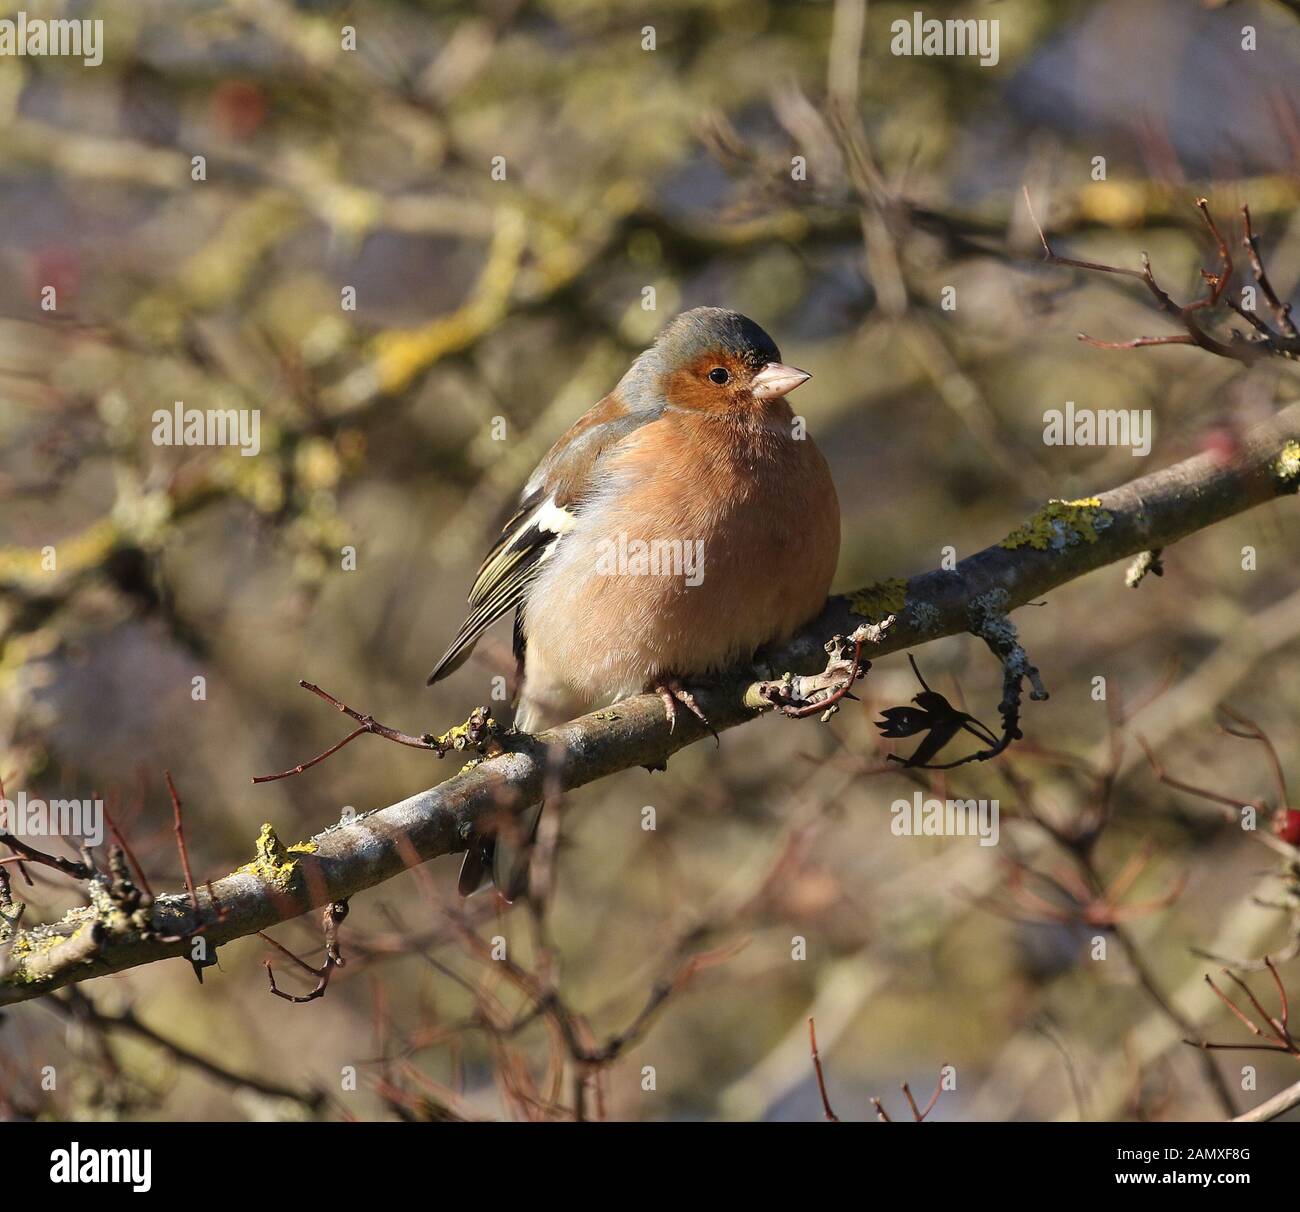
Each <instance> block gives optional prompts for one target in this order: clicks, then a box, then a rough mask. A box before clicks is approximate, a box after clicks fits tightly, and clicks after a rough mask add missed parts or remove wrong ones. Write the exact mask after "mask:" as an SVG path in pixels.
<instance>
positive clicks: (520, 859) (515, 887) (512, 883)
mask: <svg viewBox="0 0 1300 1212" xmlns="http://www.w3.org/2000/svg"><path fill="white" fill-rule="evenodd" d="M544 717H545V713H544V712H543V711H542V709H541V708H540V707H539V706H538V704H537V703H536V702H535V701H532V700H530V699H528V698H527V696H524V697H523V698H521V699H520V702H519V706H518V707H517V708H516V710H515V727H516V728H517V729H519V731H520V732H537V731H538V730H539V729H541V728H543V727H545V726H546V720H545V718H544ZM542 807H543V805H542V804H540V803H539V804H533V805H531V806H530V807H528V808H526V809H524V811H523V812H521V813H519V814H518V815H517V816H516V817H515V819H514V821H513V822H512V824H513V828H511V829H510V830H508V831H507V830H504V829H500V830H498V831H497V832H495V833H475V834H474V835H473V836H472V837H471V838H470V840H469V847H468V848H467V849H466V851H465V858H464V861H463V862H462V863H461V865H460V879H459V881H458V882H457V885H456V886H457V890H458V891H459V892H460V894H461V896H473V894H474V893H475V892H477V891H478V890H479V889H480V888H483V887H485V886H486V884H487V878H488V876H489V875H491V877H492V884H493V886H494V887H495V888H496V890H497V891H498V892H499V893H500V894H501V895H502V897H504V898H505V899H506V900H507V901H514V900H517V899H518V898H519V897H521V896H522V895H523V894H524V893H525V892H526V891H527V890H528V868H529V865H530V864H531V862H532V857H533V841H534V839H535V838H536V837H537V826H538V823H539V822H540V821H541V819H542Z"/></svg>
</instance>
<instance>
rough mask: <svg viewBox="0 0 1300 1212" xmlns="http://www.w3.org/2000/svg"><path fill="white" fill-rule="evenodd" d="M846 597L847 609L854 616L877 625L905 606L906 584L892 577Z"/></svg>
mask: <svg viewBox="0 0 1300 1212" xmlns="http://www.w3.org/2000/svg"><path fill="white" fill-rule="evenodd" d="M848 596H849V609H850V610H851V611H853V613H854V614H856V615H858V616H859V617H861V618H864V619H866V620H867V621H868V622H872V623H878V622H879V621H880V620H881V619H884V618H888V617H889V616H890V615H891V614H897V613H898V612H899V611H900V610H902V609H903V607H904V606H905V605H906V603H907V582H906V581H904V580H901V579H900V578H898V577H892V578H891V579H889V580H888V581H877V582H876V583H875V584H874V585H868V586H867V587H866V588H865V589H859V590H857V591H856V592H855V593H851V594H849V595H848Z"/></svg>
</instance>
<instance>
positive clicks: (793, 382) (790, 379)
mask: <svg viewBox="0 0 1300 1212" xmlns="http://www.w3.org/2000/svg"><path fill="white" fill-rule="evenodd" d="M811 378H812V375H810V374H809V373H808V372H807V371H806V370H796V369H795V368H794V367H793V366H786V365H785V364H784V363H783V362H769V363H768V364H767V365H766V366H764V367H763V369H762V370H760V371H759V372H758V374H756V375H755V376H754V377H753V379H752V380H751V382H750V390H751V391H753V393H754V397H755V398H756V399H759V400H774V399H777V398H778V397H780V396H784V395H789V394H790V392H792V391H794V389H795V388H796V387H798V386H799V384H800V383H807V382H808V380H809V379H811Z"/></svg>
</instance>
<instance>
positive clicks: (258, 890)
mask: <svg viewBox="0 0 1300 1212" xmlns="http://www.w3.org/2000/svg"><path fill="white" fill-rule="evenodd" d="M1298 488H1300V405H1292V406H1291V407H1289V408H1287V409H1285V410H1284V411H1283V412H1281V413H1279V414H1278V415H1277V416H1276V417H1274V418H1273V419H1272V420H1271V421H1269V422H1267V423H1266V424H1264V425H1262V426H1261V427H1260V428H1258V429H1257V430H1255V431H1253V432H1252V433H1251V434H1249V435H1247V436H1246V437H1245V438H1244V439H1243V441H1242V443H1241V445H1240V448H1239V449H1238V451H1237V453H1236V454H1235V455H1234V456H1233V457H1232V458H1230V459H1225V458H1224V457H1223V456H1221V455H1219V454H1216V453H1207V454H1203V455H1198V456H1196V457H1195V458H1191V459H1187V460H1185V461H1184V462H1182V463H1178V464H1176V465H1174V466H1172V467H1169V468H1166V469H1165V470H1163V471H1158V472H1155V473H1153V474H1151V475H1148V476H1144V477H1142V478H1141V479H1138V480H1134V481H1132V482H1131V483H1128V484H1125V485H1123V486H1122V487H1120V488H1116V489H1114V490H1112V491H1110V492H1106V493H1103V494H1101V496H1100V497H1095V498H1090V499H1088V500H1085V501H1073V502H1061V501H1055V502H1051V503H1049V504H1048V505H1047V506H1045V507H1044V508H1043V509H1041V510H1039V512H1038V513H1037V514H1035V515H1034V516H1033V517H1032V518H1030V519H1028V520H1027V521H1026V522H1025V523H1024V524H1022V525H1021V526H1019V527H1017V528H1016V530H1014V531H1012V533H1011V534H1010V535H1008V536H1007V537H1006V538H1005V539H1003V540H1002V541H1001V542H1000V543H996V544H994V545H993V546H990V547H987V548H985V549H984V550H983V551H981V552H978V553H976V554H974V555H972V556H969V557H968V558H966V559H965V560H963V561H961V563H959V564H958V565H957V567H956V568H955V569H954V570H951V571H933V572H926V573H922V574H920V575H919V576H915V577H913V578H911V579H910V580H908V581H903V580H893V581H886V582H882V583H880V584H878V585H873V586H869V587H867V588H865V589H863V590H859V591H858V592H856V593H850V594H847V595H844V596H836V597H833V598H831V599H830V600H829V601H828V602H827V604H826V607H825V609H824V610H823V611H822V613H821V615H820V616H819V617H818V618H817V619H816V620H814V621H813V622H812V623H810V624H809V625H808V626H807V627H805V628H804V629H803V630H802V631H801V632H800V633H799V634H798V635H797V636H796V637H795V638H794V639H793V640H792V641H791V642H790V643H789V644H787V645H785V646H784V647H783V648H782V649H781V650H780V651H779V652H775V653H772V654H770V655H769V656H768V657H767V658H766V659H765V660H764V661H763V662H762V663H760V664H758V665H751V666H748V667H746V668H743V669H736V670H733V671H731V673H730V674H728V675H727V676H725V677H723V678H721V679H719V680H718V681H717V683H716V684H714V685H712V686H709V687H705V688H701V690H700V692H699V699H700V702H701V704H702V706H703V707H704V709H705V711H706V713H707V715H708V717H709V720H710V722H711V723H712V725H713V727H714V728H715V729H716V730H717V731H719V732H721V731H722V730H724V729H726V728H732V727H735V726H736V725H738V724H741V723H744V722H746V721H747V720H750V719H753V718H754V717H755V716H756V715H759V714H762V713H764V712H765V711H770V710H771V709H772V703H771V683H770V679H772V678H773V677H779V676H780V675H781V674H783V673H785V672H793V673H796V674H808V673H815V672H817V671H820V670H822V669H823V667H824V666H825V663H826V650H825V644H826V641H827V640H828V639H829V638H830V637H832V636H835V635H840V636H845V635H851V634H852V633H853V632H854V631H855V630H857V629H858V628H859V627H860V626H861V625H862V623H863V621H864V620H872V621H878V620H880V619H882V618H884V617H886V616H888V615H891V614H892V615H894V616H895V621H894V623H893V625H892V626H891V627H890V628H889V630H888V631H887V632H885V633H884V634H883V636H882V638H881V640H880V642H879V643H878V644H876V645H874V646H873V648H872V649H871V650H870V651H871V655H872V656H873V657H875V656H879V655H884V654H885V653H889V652H896V651H898V650H900V649H905V648H912V647H915V646H917V645H918V644H922V643H926V642H928V641H930V640H934V639H938V638H939V637H941V636H946V635H953V634H957V633H959V632H965V631H970V630H972V629H974V630H976V631H978V632H979V633H980V634H981V635H984V634H986V633H987V632H988V630H989V628H990V627H991V626H993V625H994V623H995V621H996V620H997V619H1005V616H1006V613H1007V612H1008V611H1010V610H1014V609H1015V608H1017V607H1019V606H1022V605H1024V604H1025V603H1026V602H1028V601H1031V600H1032V599H1034V598H1037V597H1039V596H1040V595H1042V594H1044V593H1046V592H1048V591H1049V590H1051V589H1054V588H1056V587H1057V586H1059V585H1063V584H1065V583H1066V582H1068V581H1072V580H1074V579H1076V578H1077V577H1081V576H1083V575H1085V574H1086V573H1088V572H1091V571H1093V570H1094V569H1097V568H1101V567H1103V566H1105V565H1108V564H1112V563H1115V562H1116V561H1120V560H1125V559H1128V558H1130V557H1132V556H1134V555H1136V554H1138V553H1140V552H1143V551H1150V550H1153V549H1156V548H1166V549H1167V548H1169V547H1170V546H1171V545H1172V544H1173V543H1175V542H1176V541H1177V540H1178V539H1181V538H1184V537H1186V536H1187V535H1189V534H1192V533H1194V532H1196V531H1198V530H1202V529H1204V528H1206V527H1208V526H1211V525H1213V524H1214V523H1216V522H1219V521H1222V520H1223V519H1225V518H1228V517H1231V516H1233V515H1234V514H1238V513H1241V512H1243V511H1244V510H1247V509H1250V508H1252V507H1253V506H1256V505H1260V504H1262V503H1264V502H1266V501H1270V500H1273V499H1275V498H1278V497H1281V496H1285V495H1289V494H1294V493H1295V492H1296V491H1297V489H1298ZM1008 630H1009V627H1008ZM1011 634H1012V635H1014V633H1011ZM707 735H708V732H707V730H706V729H705V728H704V727H703V725H701V724H700V723H699V722H698V721H696V720H695V719H694V717H692V716H690V715H689V714H688V713H680V716H679V719H678V721H677V726H676V728H675V730H673V731H669V728H668V724H667V722H666V720H665V716H664V710H663V704H662V703H661V701H660V699H659V697H658V696H657V695H654V694H648V695H641V696H638V697H637V698H634V699H629V700H627V701H626V702H622V703H619V704H617V705H615V706H614V707H612V708H610V709H607V710H604V711H597V712H593V713H592V714H590V715H586V716H583V717H582V718H581V719H577V720H573V721H571V722H570V723H567V724H564V725H562V726H560V727H558V728H553V729H551V730H549V731H548V732H545V733H542V734H541V735H539V736H536V737H529V736H519V737H512V736H507V737H506V738H505V740H506V743H507V746H508V748H507V751H506V752H504V753H501V754H498V755H496V756H494V757H490V758H487V759H485V760H482V761H480V762H478V763H476V764H473V765H471V766H469V767H467V768H466V769H464V770H462V771H461V772H460V773H459V774H456V775H454V776H452V777H451V778H449V779H447V780H446V781H445V782H442V783H440V784H438V785H437V786H435V787H432V788H430V789H429V790H427V791H422V792H420V793H419V794H418V795H414V796H412V797H411V798H410V799H407V800H403V801H402V802H401V803H398V804H392V805H390V806H389V807H387V808H381V809H378V810H376V811H374V812H370V813H368V814H366V815H365V816H363V817H360V818H357V819H355V820H353V821H351V822H349V823H348V824H341V825H336V826H333V827H331V828H329V829H326V830H325V831H324V832H322V833H320V834H317V835H316V836H315V837H314V838H312V839H311V840H310V841H309V842H306V843H303V844H301V845H299V846H295V847H285V846H284V845H283V844H282V843H281V842H280V840H279V839H278V838H277V837H276V835H275V833H274V830H273V829H272V828H271V827H270V826H269V825H268V826H264V827H263V831H262V836H261V837H260V838H259V839H258V848H257V855H256V857H255V858H254V860H253V861H252V862H251V863H249V864H247V865H246V866H244V867H241V868H240V869H239V870H238V871H235V872H233V873H231V874H230V875H227V876H225V877H224V878H223V879H220V880H217V881H215V882H214V883H213V884H211V885H209V886H208V888H207V889H206V890H200V891H199V892H198V893H197V896H196V905H197V907H195V906H192V905H191V902H190V899H189V896H188V895H187V894H171V895H164V896H160V897H159V898H158V899H157V900H156V901H155V902H154V904H153V905H152V907H151V909H150V910H149V914H150V918H151V923H150V928H149V929H147V930H141V929H140V927H139V923H138V921H137V920H136V917H128V916H127V915H124V914H122V913H120V912H115V907H114V905H113V903H112V901H111V898H108V897H106V896H105V895H101V892H102V890H103V889H102V888H101V887H100V885H102V884H105V883H106V881H105V880H104V877H102V876H96V877H94V879H93V880H92V881H91V894H92V904H91V905H89V906H86V907H84V908H80V909H74V910H72V911H71V912H70V913H68V914H67V915H66V916H65V917H64V918H63V919H62V920H60V921H58V922H55V923H53V924H50V925H46V926H33V927H30V928H27V929H18V928H17V924H16V923H13V924H7V923H6V922H4V921H0V1005H7V1004H10V1003H14V1002H20V1001H24V1000H27V999H29V998H33V997H38V996H40V995H42V994H44V993H47V992H50V991H51V990H54V989H58V988H60V987H62V986H65V985H69V984H73V983H76V982H80V981H83V980H88V979H90V978H92V977H96V976H102V975H105V974H107V973H111V972H120V971H123V970H124V969H128V968H134V967H138V966H139V965H142V964H149V963H154V962H157V961H158V960H162V959H167V958H171V957H175V956H182V955H185V956H187V957H188V956H189V952H190V948H191V947H192V946H193V944H194V939H195V936H196V933H197V932H198V930H199V929H200V928H201V929H202V939H203V940H204V941H205V943H206V945H207V946H208V947H215V946H217V945H220V944H223V943H226V942H229V941H231V940H233V939H236V938H243V937H246V936H248V935H251V934H254V933H255V932H257V931H259V930H265V929H267V928H269V927H271V926H274V925H276V924H277V923H280V922H284V921H287V920H289V919H290V918H293V917H296V916H298V915H300V914H302V913H305V912H307V911H308V910H310V909H314V908H319V907H321V906H324V905H326V904H328V903H330V902H332V901H340V900H346V899H347V898H348V897H350V896H353V895H354V894H356V893H358V892H361V891H363V890H365V889H367V888H371V887H374V886H375V885H376V884H379V883H382V882H383V881H385V880H387V879H391V878H392V877H393V876H395V875H397V874H398V873H400V872H401V871H403V870H404V869H406V868H407V867H410V866H412V865H415V864H418V863H421V862H424V861H426V860H427V859H431V858H436V857H438V856H439V855H444V854H451V853H454V852H457V851H461V850H464V849H465V845H466V839H467V838H468V837H469V835H470V833H471V832H472V830H473V829H474V828H475V827H476V826H480V825H487V824H488V823H489V822H491V820H492V818H493V817H495V816H499V815H500V814H501V813H502V812H507V811H509V812H515V811H519V810H521V809H522V808H524V807H525V806H527V805H529V804H533V803H536V802H538V801H539V800H540V799H541V798H542V797H543V795H544V794H551V795H553V794H555V793H556V792H558V791H564V790H569V789H571V788H574V787H581V786H583V785H584V784H586V783H590V782H594V781H595V780H597V779H601V778H605V777H607V776H608V775H611V774H615V773H617V772H618V771H620V770H626V769H629V768H631V767H634V766H658V765H662V764H663V763H664V762H666V761H667V759H668V758H669V757H670V756H671V755H672V754H674V753H676V752H677V751H678V750H680V749H682V748H684V747H685V746H687V745H689V744H692V743H693V742H695V741H697V740H699V739H701V738H702V737H704V736H707ZM137 917H138V915H137ZM6 935H7V937H6Z"/></svg>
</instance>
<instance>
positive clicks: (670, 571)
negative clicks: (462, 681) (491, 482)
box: [428, 307, 840, 901]
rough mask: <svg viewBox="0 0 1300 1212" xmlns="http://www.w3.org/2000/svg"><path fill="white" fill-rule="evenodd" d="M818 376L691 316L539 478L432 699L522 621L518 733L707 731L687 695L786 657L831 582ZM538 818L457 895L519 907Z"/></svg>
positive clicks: (468, 874)
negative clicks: (626, 710) (497, 626)
mask: <svg viewBox="0 0 1300 1212" xmlns="http://www.w3.org/2000/svg"><path fill="white" fill-rule="evenodd" d="M810 378H811V376H810V375H809V374H808V373H807V372H805V371H802V370H798V369H796V368H795V367H793V366H787V365H786V364H785V363H784V362H782V360H781V354H780V351H779V350H778V349H777V346H776V343H775V342H774V341H773V340H772V338H771V337H770V336H768V334H767V333H766V332H764V331H763V329H762V328H761V327H760V326H759V325H758V324H757V323H755V322H754V321H753V320H751V319H749V318H748V317H746V316H743V315H741V314H739V313H738V312H735V311H730V310H727V309H724V308H719V307H697V308H694V309H693V310H691V311H686V312H683V313H682V314H681V315H679V316H677V317H676V318H675V319H674V320H673V321H672V322H671V323H669V324H668V325H667V327H666V328H664V329H663V331H662V332H661V333H660V334H659V336H658V338H657V339H656V340H655V342H654V343H653V344H652V345H651V346H650V347H649V348H648V349H646V350H645V351H644V352H643V353H641V354H640V355H639V356H638V357H637V358H636V359H635V360H634V361H633V363H632V365H631V367H630V368H629V369H628V371H627V373H626V374H624V375H623V377H622V378H621V379H620V380H619V381H618V383H617V385H616V386H615V387H614V388H613V390H612V391H610V392H609V394H608V395H606V396H605V397H604V398H603V399H601V400H600V401H599V402H598V403H597V404H595V405H594V406H593V407H592V408H591V409H589V410H588V411H587V412H586V413H585V414H583V415H582V416H581V417H580V418H579V419H578V420H577V421H576V422H574V423H573V425H572V426H570V428H569V429H568V430H567V431H566V432H565V433H564V434H563V435H562V436H561V437H560V438H559V440H558V441H557V442H556V443H555V445H554V446H552V447H551V449H550V451H549V452H548V453H547V454H546V456H545V457H544V458H543V459H542V460H541V462H540V463H539V464H538V465H537V468H536V470H535V471H534V472H533V474H532V475H531V476H530V477H529V479H528V482H527V483H526V484H525V486H524V489H523V492H522V493H521V495H520V498H519V503H518V506H517V508H516V509H515V511H514V513H513V514H512V515H511V517H510V518H509V520H508V521H507V522H506V523H505V525H504V526H503V527H502V529H501V533H500V537H499V538H498V539H497V541H496V543H495V544H494V545H493V546H492V548H491V550H490V551H489V552H488V554H487V556H486V557H485V558H484V560H483V563H482V565H481V567H480V568H479V570H478V574H477V576H476V577H475V579H474V584H473V587H472V589H471V591H470V595H469V607H470V609H469V614H468V616H467V617H466V619H465V621H464V623H463V625H462V626H461V628H460V630H459V631H458V632H457V633H456V636H455V638H454V639H453V640H452V642H451V644H450V645H449V647H448V648H447V651H446V652H445V653H444V654H443V656H442V658H441V659H440V660H439V661H438V663H437V665H436V666H435V667H434V670H433V672H432V673H431V674H430V675H429V679H428V682H429V684H430V685H432V684H433V683H435V682H438V681H440V680H442V679H443V678H445V677H447V676H449V675H450V674H452V673H454V672H455V671H456V670H457V669H458V668H460V666H461V665H463V664H464V662H465V661H466V660H467V659H468V658H469V656H470V653H471V652H472V651H473V648H474V645H475V644H476V643H477V641H478V640H479V639H480V638H481V636H482V635H483V633H484V631H486V630H487V628H488V627H490V626H491V625H492V624H493V623H494V622H495V621H496V620H497V619H499V618H501V617H502V616H504V615H505V614H507V613H508V612H510V611H512V610H513V611H514V612H515V620H514V653H515V657H516V660H517V662H518V673H519V675H520V676H519V678H518V681H517V684H518V691H517V694H516V701H515V716H514V727H515V729H516V730H518V731H520V732H525V733H536V732H539V731H541V730H543V729H545V728H548V727H551V726H553V725H555V724H557V723H562V722H564V721H566V720H569V719H573V718H575V717H576V716H578V715H581V714H583V713H584V712H586V711H590V710H594V709H596V708H598V707H604V706H608V705H610V704H612V703H615V702H618V701H619V700H621V699H624V698H627V697H630V696H632V695H636V694H642V693H646V692H658V694H659V695H660V697H661V698H662V700H663V703H664V710H665V714H666V715H667V718H668V723H669V726H670V727H675V726H676V723H677V718H678V709H679V707H684V708H685V709H687V710H689V711H691V712H692V713H693V714H695V715H696V716H698V717H699V718H700V719H701V720H702V721H703V722H704V724H705V725H706V726H708V720H707V718H706V717H705V715H704V712H703V711H702V710H701V709H700V705H699V703H698V701H697V699H696V697H695V694H694V693H693V691H692V689H691V686H692V685H700V684H707V680H708V678H709V677H710V676H711V675H714V674H716V673H718V672H720V671H721V670H723V669H725V668H727V667H728V666H730V665H732V664H735V663H736V662H738V661H740V660H742V659H747V658H750V657H752V656H753V655H754V654H755V653H756V652H757V651H758V650H759V649H760V648H762V647H764V646H766V645H770V644H774V643H778V642H780V641H782V640H785V639H787V638H788V637H789V636H790V635H792V634H793V633H794V631H795V630H796V629H797V628H798V627H799V626H801V625H802V624H803V623H806V622H807V621H809V620H810V619H811V618H813V617H814V616H815V615H816V614H817V613H818V612H819V611H820V610H821V608H822V606H823V605H824V604H825V601H826V596H827V594H828V592H829V590H830V585H831V580H832V578H833V577H834V575H835V568H836V563H837V560H838V557H839V546H840V511H839V501H838V498H837V496H836V492H835V485H834V483H833V481H832V479H831V474H830V469H829V467H828V466H827V463H826V459H825V457H824V456H823V455H822V453H821V451H820V450H818V448H817V446H816V444H815V443H814V442H813V440H812V438H811V437H810V436H808V435H807V432H806V426H805V425H804V424H803V421H802V418H798V417H796V415H795V414H794V412H793V411H792V410H791V408H790V405H789V402H788V401H787V399H786V397H787V396H788V395H789V393H790V392H792V391H793V390H794V389H795V388H797V387H799V386H800V385H801V384H803V383H805V382H807V381H808V379H810ZM540 813H541V806H540V805H538V806H535V807H533V808H532V809H530V810H529V811H527V812H525V813H524V814H522V815H521V817H520V818H518V820H517V821H516V822H515V825H514V827H513V828H509V829H505V830H502V829H498V830H496V832H495V833H494V834H489V833H484V834H483V835H479V836H476V837H474V838H472V839H471V844H470V846H469V848H468V849H467V851H466V855H465V859H464V863H463V865H462V868H461V874H460V881H459V888H460V892H461V894H462V895H469V894H471V893H473V892H474V891H476V890H477V889H478V888H479V887H480V886H481V885H483V884H484V882H485V876H486V875H487V874H488V873H489V872H490V873H491V876H492V881H493V883H494V884H495V885H496V888H497V890H498V892H499V893H500V894H501V895H502V896H504V897H505V899H507V900H511V901H513V900H514V899H515V898H516V897H517V896H519V895H521V894H522V893H523V891H524V890H525V888H526V885H527V875H528V859H529V853H528V852H529V849H530V846H531V842H532V839H533V837H534V835H535V833H536V828H537V822H538V819H539V818H540Z"/></svg>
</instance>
